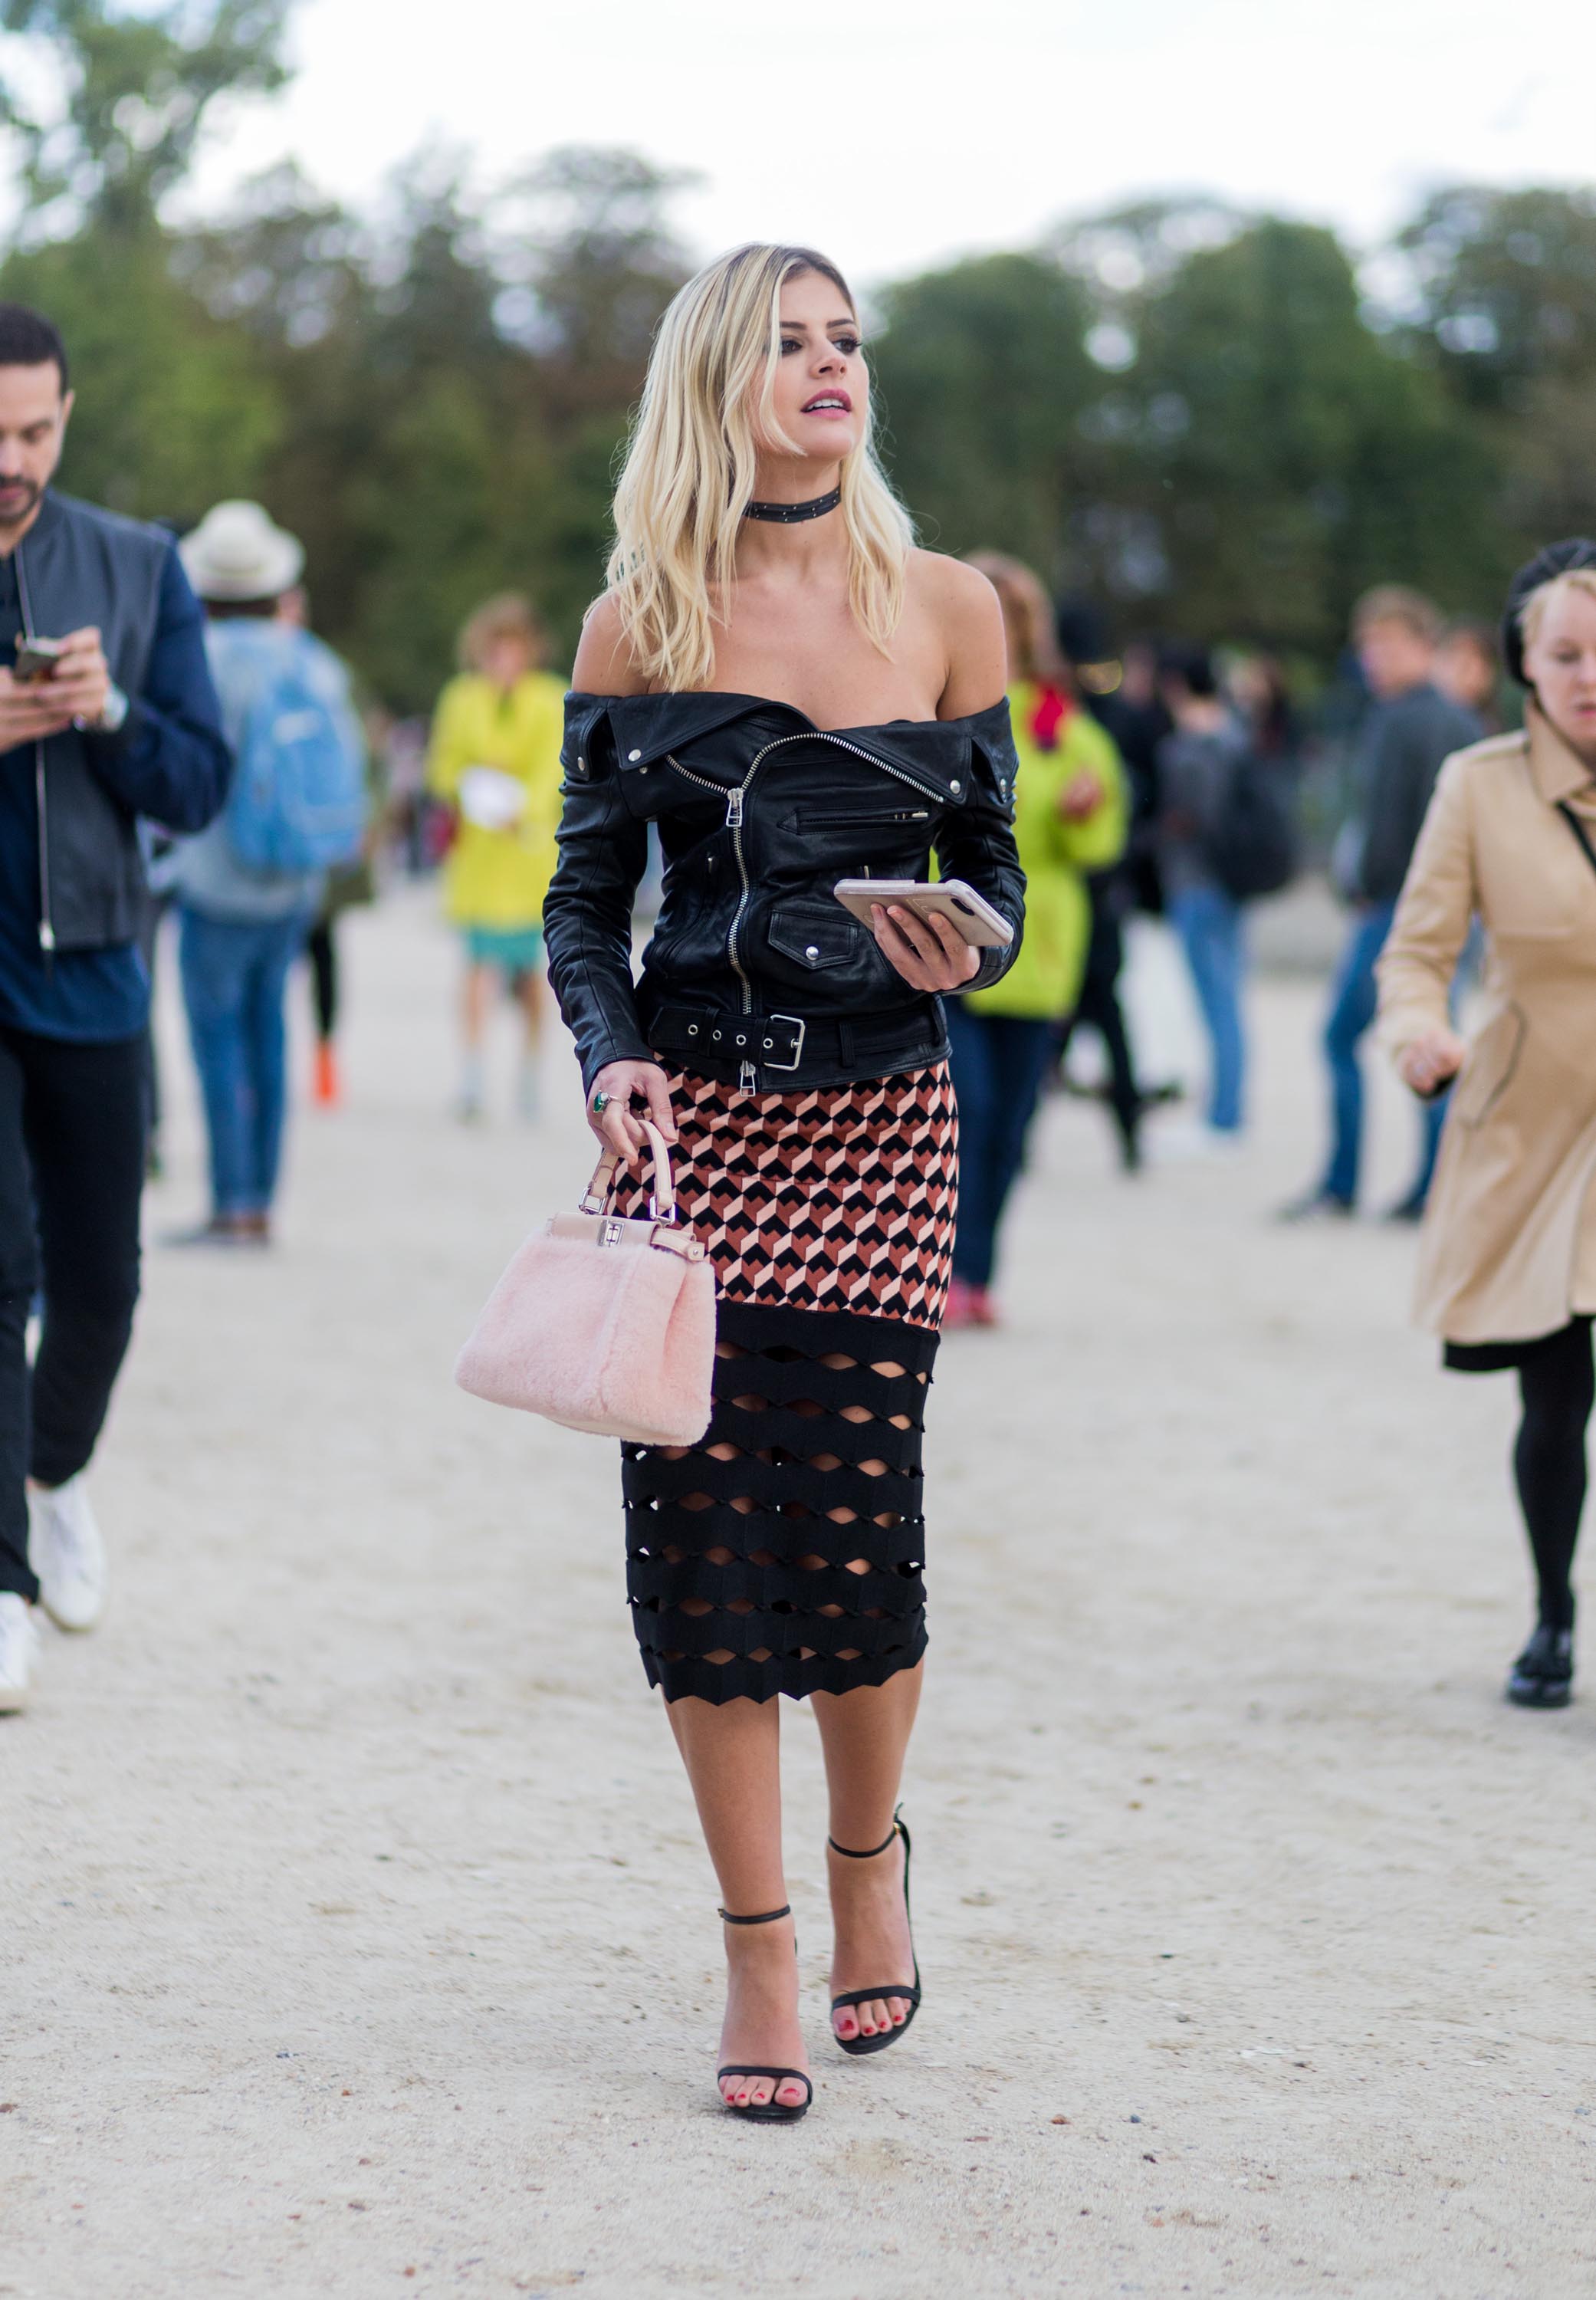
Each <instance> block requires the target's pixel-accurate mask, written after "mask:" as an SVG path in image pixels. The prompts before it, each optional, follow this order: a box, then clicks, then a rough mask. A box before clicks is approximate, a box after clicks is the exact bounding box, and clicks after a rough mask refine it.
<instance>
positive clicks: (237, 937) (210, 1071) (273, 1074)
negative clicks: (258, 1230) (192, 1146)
mask: <svg viewBox="0 0 1596 2300" xmlns="http://www.w3.org/2000/svg"><path fill="white" fill-rule="evenodd" d="M310 923H311V913H310V912H308V911H295V912H294V913H293V914H292V915H291V916H290V917H288V918H286V919H266V920H262V921H251V922H248V923H245V922H243V921H237V920H234V919H208V918H205V917H204V916H202V914H201V913H200V912H198V911H190V910H187V909H186V910H184V912H182V925H181V932H180V936H179V946H178V955H179V964H180V969H181V972H182V978H183V1004H184V1005H185V1006H186V1007H187V1010H188V1036H189V1040H190V1042H191V1044H192V1046H193V1047H194V1062H195V1069H196V1070H197V1071H198V1072H199V1079H200V1089H201V1091H202V1093H203V1094H204V1102H205V1126H206V1130H207V1131H208V1133H209V1135H210V1138H211V1200H212V1212H213V1213H218V1214H261V1213H265V1212H266V1211H267V1209H268V1207H269V1206H270V1204H271V1198H272V1193H273V1192H274V1190H275V1189H276V1188H277V1170H278V1159H279V1156H280V1154H281V1151H282V1144H283V1113H284V1104H285V1064H284V1060H283V1040H284V1031H283V994H284V991H285V989H286V988H287V979H288V970H289V968H290V967H291V966H292V965H293V963H294V961H295V959H296V958H297V957H298V955H299V953H300V949H301V947H302V946H303V942H304V938H305V934H306V932H307V930H308V929H309V927H310Z"/></svg>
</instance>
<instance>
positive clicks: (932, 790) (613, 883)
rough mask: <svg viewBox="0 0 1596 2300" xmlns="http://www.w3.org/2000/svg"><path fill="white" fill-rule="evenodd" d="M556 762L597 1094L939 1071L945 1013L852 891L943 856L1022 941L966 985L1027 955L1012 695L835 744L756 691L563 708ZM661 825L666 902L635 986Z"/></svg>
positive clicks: (989, 954)
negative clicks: (644, 902) (670, 1077)
mask: <svg viewBox="0 0 1596 2300" xmlns="http://www.w3.org/2000/svg"><path fill="white" fill-rule="evenodd" d="M561 760H562V762H563V765H564V769H565V780H564V786H563V787H564V797H565V806H564V813H563V817H562V819H561V826H560V863H559V868H558V870H557V871H555V874H554V882H553V886H552V887H550V889H549V894H548V899H547V902H546V903H545V904H544V930H545V933H546V936H547V941H548V952H549V971H550V975H551V977H552V979H553V985H554V990H555V994H556V996H558V998H559V1001H560V1009H561V1013H562V1014H563V1015H564V1017H565V1020H566V1021H567V1023H568V1024H569V1027H570V1029H571V1030H572V1031H573V1032H574V1034H575V1037H576V1040H577V1048H578V1054H579V1056H580V1058H581V1063H582V1079H583V1084H584V1087H585V1088H588V1089H591V1088H592V1085H593V1081H594V1078H595V1076H596V1075H597V1073H598V1072H599V1071H601V1070H603V1067H604V1065H605V1063H613V1062H622V1061H640V1062H647V1061H650V1060H655V1061H662V1062H664V1063H667V1064H668V1065H669V1066H671V1067H685V1068H687V1069H691V1070H694V1071H703V1072H706V1073H708V1074H709V1075H710V1076H711V1077H716V1078H723V1079H727V1080H728V1081H730V1082H733V1083H740V1084H742V1085H744V1086H747V1087H751V1088H755V1089H756V1090H757V1091H759V1092H761V1093H770V1092H774V1091H777V1090H780V1089H782V1088H791V1087H797V1086H836V1085H843V1084H844V1083H846V1082H848V1081H849V1080H851V1079H863V1078H884V1077H887V1076H889V1075H891V1074H892V1073H893V1072H894V1071H902V1070H910V1069H914V1068H917V1067H918V1066H919V1064H921V1063H928V1062H935V1061H937V1060H940V1058H941V1057H942V1056H943V1055H944V1054H946V1052H947V1035H946V1030H945V1028H944V1025H943V1013H942V1002H941V1001H940V999H938V998H935V997H933V996H928V995H927V993H926V992H924V991H919V990H915V989H913V988H911V987H910V984H908V983H907V982H905V981H904V979H903V978H902V975H900V974H899V973H898V972H897V971H896V970H895V968H894V967H893V966H892V965H891V964H889V963H888V961H887V960H886V959H885V957H884V956H883V954H882V953H881V951H880V950H879V949H878V947H877V944H876V941H875V938H874V937H873V936H872V935H871V934H870V932H869V929H867V928H866V927H864V926H861V925H860V922H859V921H857V920H856V919H854V918H852V917H851V916H850V915H849V913H848V912H846V911H845V910H844V908H843V906H842V904H840V903H839V902H837V900H836V899H835V896H834V895H833V893H832V888H833V887H834V886H835V884H836V881H837V880H838V879H862V878H867V877H869V878H872V879H924V878H926V877H927V875H928V868H929V862H930V856H931V854H932V852H933V850H935V854H936V856H937V859H938V862H939V863H940V865H941V868H942V872H943V877H945V878H950V879H955V878H957V879H967V880H968V883H969V884H970V885H971V886H972V887H975V888H976V889H977V892H978V893H980V894H982V895H984V896H985V898H986V900H987V901H988V902H989V903H991V904H993V906H994V908H995V909H997V910H998V911H1000V912H1002V915H1003V916H1004V917H1005V918H1006V919H1007V920H1008V921H1009V922H1010V925H1011V926H1012V927H1013V929H1014V940H1013V941H1012V942H1011V943H1010V944H1009V945H1008V946H1007V947H1006V948H1004V949H1002V950H989V951H985V952H984V953H983V954H982V963H981V971H980V972H979V974H978V975H977V977H976V979H975V981H974V982H973V983H972V984H971V985H970V988H976V987H977V986H978V985H984V984H985V983H988V982H995V981H996V980H997V979H998V977H999V976H1000V975H1001V974H1002V973H1003V972H1004V971H1005V970H1006V969H1007V968H1008V967H1009V966H1010V964H1011V963H1013V959H1014V956H1015V954H1016V952H1017V951H1018V948H1019V936H1020V929H1021V927H1022V925H1023V922H1024V897H1025V874H1024V872H1023V871H1021V870H1020V867H1019V858H1018V854H1017V853H1016V851H1015V846H1014V834H1013V829H1012V827H1011V826H1012V821H1013V813H1014V775H1015V767H1016V760H1015V755H1014V742H1013V737H1012V736H1011V735H1010V729H1009V706H1008V704H1007V702H1000V703H995V704H993V706H992V707H991V709H990V710H987V711H982V712H977V713H976V715H975V716H974V717H972V718H968V719H941V720H929V721H920V720H905V719H901V720H894V721H892V723H891V724H889V725H886V726H881V727H848V728H843V729H837V730H836V731H835V732H824V733H823V732H822V731H821V730H820V729H819V728H817V727H816V726H815V725H814V723H813V721H810V720H809V719H806V718H805V717H804V715H803V713H802V711H798V710H795V709H794V707H793V706H792V704H786V703H770V702H767V701H765V700H764V699H762V698H761V696H753V695H718V694H696V695H639V696H602V695H570V696H567V698H566V733H565V745H564V748H563V750H562V752H561ZM651 822H653V823H654V824H656V825H657V827H658V830H659V837H660V844H661V849H662V851H663V854H664V860H665V886H664V900H663V902H662V904H661V910H660V916H659V920H658V922H657V924H656V926H655V929H654V934H653V940H652V942H651V943H650V944H649V946H648V948H647V950H646V951H645V953H644V959H643V971H642V978H641V979H640V980H639V981H637V982H636V984H634V981H633V976H632V904H633V897H634V896H635V894H636V888H637V885H638V881H639V880H640V879H642V877H643V874H644V867H645V865H646V862H647V859H648V825H649V824H650V823H651Z"/></svg>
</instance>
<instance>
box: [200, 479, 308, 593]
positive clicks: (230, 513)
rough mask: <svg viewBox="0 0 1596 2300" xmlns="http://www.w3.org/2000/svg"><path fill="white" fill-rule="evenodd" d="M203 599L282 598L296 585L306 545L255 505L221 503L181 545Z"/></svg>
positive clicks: (213, 508)
mask: <svg viewBox="0 0 1596 2300" xmlns="http://www.w3.org/2000/svg"><path fill="white" fill-rule="evenodd" d="M178 554H179V557H180V559H181V560H182V562H183V569H184V572H185V573H186V574H187V578H188V579H189V581H190V582H191V583H192V584H193V586H194V587H195V590H196V591H197V592H198V594H199V596H200V597H201V598H202V599H278V598H280V597H281V596H282V595H283V593H284V592H285V591H291V590H292V589H293V587H294V586H295V583H297V582H298V580H299V577H300V571H301V570H302V569H303V566H304V546H303V544H302V543H301V542H300V541H299V539H298V537H296V536H292V535H289V534H288V533H287V531H286V530H285V529H282V528H280V527H278V525H277V524H276V523H275V521H273V520H272V519H271V518H270V516H269V515H268V513H267V512H264V511H263V510H262V507H261V505H260V504H257V503H241V502H232V503H219V504H214V505H213V506H212V509H211V510H210V511H208V512H206V513H205V515H204V519H202V520H201V521H200V523H199V525H198V526H197V527H196V528H195V529H192V530H191V531H190V533H188V534H187V535H186V536H185V537H184V538H183V540H182V542H181V543H180V544H179V546H178Z"/></svg>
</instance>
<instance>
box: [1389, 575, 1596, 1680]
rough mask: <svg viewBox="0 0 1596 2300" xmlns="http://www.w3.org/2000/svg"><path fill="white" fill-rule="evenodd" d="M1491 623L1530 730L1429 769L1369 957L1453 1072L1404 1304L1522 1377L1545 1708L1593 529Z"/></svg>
mask: <svg viewBox="0 0 1596 2300" xmlns="http://www.w3.org/2000/svg"><path fill="white" fill-rule="evenodd" d="M1502 635H1503V652H1504V654H1505V655H1506V658H1507V664H1508V669H1509V671H1511V673H1512V674H1513V676H1514V677H1515V678H1516V679H1519V680H1520V681H1521V682H1522V683H1523V685H1524V686H1525V688H1526V689H1527V692H1528V699H1527V702H1526V704H1525V725H1524V729H1523V730H1522V732H1520V733H1517V734H1513V735H1499V736H1496V737H1492V739H1491V740H1490V741H1488V742H1484V743H1476V744H1475V745H1474V746H1472V747H1471V748H1470V749H1468V750H1466V751H1459V752H1457V753H1456V754H1454V755H1453V756H1452V757H1451V758H1450V759H1449V760H1448V761H1447V762H1446V763H1445V765H1444V766H1443V767H1442V771H1441V778H1440V780H1439V781H1438V783H1437V784H1436V787H1435V796H1434V799H1433V800H1432V801H1431V804H1430V811H1429V813H1428V815H1427V816H1426V821H1425V826H1424V830H1423V832H1422V834H1421V836H1420V838H1419V841H1418V845H1417V849H1416V850H1415V853H1414V856H1413V862H1412V867H1411V869H1410V870H1409V873H1408V880H1407V884H1406V886H1405V887H1403V889H1402V897H1401V903H1400V904H1399V905H1398V908H1397V913H1396V919H1395V922H1394V924H1393V926H1392V931H1391V937H1390V939H1389V941H1388V942H1387V943H1386V946H1385V950H1384V955H1383V957H1382V958H1381V961H1380V969H1379V972H1380V1016H1381V1035H1382V1037H1383V1038H1384V1040H1385V1043H1386V1044H1387V1045H1388V1046H1390V1047H1391V1048H1392V1051H1393V1052H1394V1054H1395V1055H1396V1060H1397V1068H1398V1070H1399V1071H1401V1075H1402V1078H1403V1079H1404V1080H1405V1081H1406V1082H1407V1084H1408V1085H1409V1086H1410V1087H1411V1088H1413V1089H1414V1091H1415V1092H1416V1093H1417V1094H1420V1095H1426V1096H1428V1095H1434V1094H1436V1093H1438V1092H1439V1091H1440V1090H1441V1089H1442V1088H1443V1087H1444V1086H1445V1085H1446V1084H1447V1082H1448V1081H1449V1080H1450V1079H1453V1078H1455V1079H1457V1081H1458V1083H1457V1085H1456V1086H1455V1087H1454V1088H1453V1090H1452V1097H1451V1108H1450V1110H1449V1112H1448V1114H1447V1121H1446V1131H1445V1134H1444V1135H1443V1137H1442V1146H1441V1159H1440V1163H1439V1165H1438V1167H1437V1169H1436V1173H1435V1182H1434V1188H1433V1189H1432V1191H1431V1194H1430V1199H1429V1204H1428V1206H1427V1209H1426V1214H1425V1227H1424V1237H1423V1243H1422V1249H1421V1253H1420V1258H1419V1279H1418V1315H1419V1320H1420V1322H1421V1323H1422V1324H1424V1325H1426V1326H1427V1327H1429V1328H1430V1329H1432V1331H1434V1332H1435V1333H1438V1334H1440V1335H1441V1337H1442V1340H1443V1342H1444V1344H1445V1363H1446V1364H1447V1365H1448V1366H1449V1367H1450V1368H1451V1370H1452V1371H1456V1372H1460V1373H1495V1372H1500V1371H1508V1370H1509V1369H1510V1370H1512V1371H1515V1372H1517V1376H1518V1385H1519V1390H1520V1394H1521V1397H1522V1400H1523V1407H1524V1413H1523V1419H1522V1421H1521V1422H1520V1425H1519V1430H1518V1437H1517V1444H1516V1445H1515V1447H1514V1454H1513V1467H1514V1473H1515V1479H1516V1481H1517V1488H1518V1500H1519V1506H1520V1508H1521V1509H1522V1511H1523V1514H1524V1521H1525V1530H1526V1531H1527V1533H1528V1535H1529V1543H1530V1550H1531V1554H1532V1556H1533V1558H1534V1571H1535V1584H1536V1595H1537V1619H1536V1624H1535V1629H1534V1635H1533V1636H1532V1638H1530V1641H1529V1643H1528V1645H1527V1646H1525V1649H1524V1651H1523V1652H1522V1653H1521V1654H1519V1656H1518V1658H1517V1661H1516V1662H1515V1663H1514V1664H1513V1667H1512V1671H1511V1673H1510V1674H1509V1679H1508V1688H1507V1691H1508V1698H1509V1701H1513V1702H1516V1703H1517V1704H1519V1705H1520V1706H1521V1707H1524V1708H1532V1709H1559V1708H1561V1707H1562V1706H1563V1705H1564V1704H1565V1703H1567V1700H1568V1698H1569V1696H1570V1693H1571V1690H1572V1687H1573V1680H1574V1589H1573V1581H1572V1575H1573V1567H1574V1552H1575V1544H1576V1542H1577V1541H1578V1538H1579V1524H1580V1518H1581V1515H1582V1513H1583V1512H1584V1500H1585V1481H1586V1469H1585V1431H1586V1428H1587V1425H1588V1424H1589V1421H1590V1418H1591V1411H1592V1399H1593V1397H1596V1379H1593V1377H1592V1356H1591V1321H1592V1315H1593V1314H1596V1188H1593V1185H1596V543H1592V542H1589V541H1585V540H1575V541H1573V542H1568V543H1554V544H1551V545H1550V546H1548V548H1547V549H1546V550H1544V551H1542V553H1541V554H1539V555H1538V556H1537V557H1536V558H1534V559H1532V560H1531V561H1530V562H1529V564H1528V565H1527V566H1526V567H1524V568H1522V569H1521V570H1520V571H1519V572H1518V574H1517V576H1516V577H1515V579H1514V581H1513V585H1512V588H1511V590H1510V591H1509V596H1508V612H1507V616H1506V619H1505V621H1504V623H1503V634H1502ZM1476 914H1477V915H1478V917H1479V918H1480V920H1481V921H1483V923H1484V929H1485V933H1486V936H1487V937H1488V940H1489V945H1490V963H1489V967H1488V969H1487V973H1486V979H1485V1001H1486V1003H1485V1015H1484V1023H1483V1026H1482V1028H1481V1029H1480V1030H1479V1031H1478V1033H1477V1034H1476V1036H1475V1039H1474V1041H1473V1043H1472V1045H1470V1044H1468V1043H1467V1042H1466V1041H1465V1040H1464V1039H1462V1038H1459V1037H1458V1036H1457V1034H1456V1032H1455V1031H1454V1030H1453V1029H1452V1027H1451V1017H1450V1014H1449V1012H1448V998H1449V995H1450V993H1451V983H1452V975H1453V972H1454V971H1455V969H1456V966H1457V963H1458V957H1459V953H1460V952H1461V950H1462V948H1463V945H1464V943H1465V941H1466V940H1467V935H1468V929H1469V923H1470V921H1471V919H1473V918H1474V917H1475V915H1476Z"/></svg>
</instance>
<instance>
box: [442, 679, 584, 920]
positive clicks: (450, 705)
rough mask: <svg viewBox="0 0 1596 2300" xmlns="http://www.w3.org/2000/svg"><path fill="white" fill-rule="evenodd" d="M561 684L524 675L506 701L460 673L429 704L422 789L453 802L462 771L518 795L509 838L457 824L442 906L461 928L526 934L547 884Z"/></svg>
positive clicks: (556, 799) (556, 812) (555, 814)
mask: <svg viewBox="0 0 1596 2300" xmlns="http://www.w3.org/2000/svg"><path fill="white" fill-rule="evenodd" d="M564 717H565V682H564V680H563V679H558V678H556V677H555V675H554V673H553V671H529V672H528V674H527V676H526V678H525V679H520V680H518V681H517V683H516V685H515V686H514V687H511V689H510V690H509V692H508V693H506V692H505V690H504V689H503V687H495V685H494V683H493V682H492V680H491V679H481V678H478V676H477V675H476V674H475V673H473V672H467V673H465V674H463V675H462V676H461V678H459V679H451V680H450V681H449V684H448V686H447V687H445V689H444V691H443V693H442V694H441V695H440V696H439V697H438V700H437V709H436V712H435V713H434V715H433V721H432V743H431V747H430V749H429V751H428V759H427V787H428V789H429V790H430V791H432V792H434V793H435V794H436V796H437V797H439V798H445V799H448V800H450V801H454V800H456V799H457V798H458V796H459V791H460V782H461V776H462V775H463V774H464V773H465V771H466V770H467V769H468V768H469V767H496V768H497V769H498V770H499V771H500V773H501V774H506V775H513V776H514V777H515V779H516V780H517V781H518V782H520V783H523V784H524V785H525V786H526V791H527V806H526V812H525V813H524V814H523V815H522V816H521V818H520V821H519V822H514V823H511V825H510V827H509V829H504V830H492V829H487V828H486V825H484V824H482V823H478V822H466V821H461V825H460V829H459V832H458V834H457V836H456V837H455V840H454V844H453V846H451V848H450V849H449V855H448V860H447V861H446V862H445V865H444V907H445V910H446V912H448V914H449V916H450V917H451V918H452V919H453V920H454V921H456V922H457V923H458V924H460V925H461V926H471V927H498V928H506V929H514V928H518V927H535V926H536V925H537V924H538V923H539V922H540V921H541V920H542V917H543V898H544V896H545V895H546V894H547V892H548V888H549V880H550V879H552V878H553V875H554V862H555V850H554V830H555V826H556V825H557V824H558V822H559V821H560V743H561V735H562V732H563V728H564Z"/></svg>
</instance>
